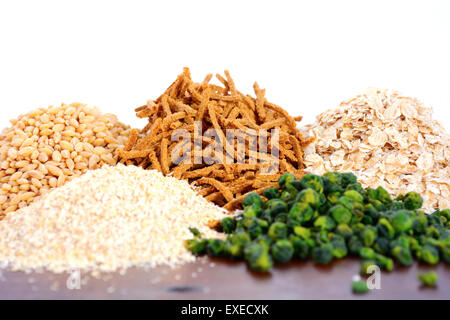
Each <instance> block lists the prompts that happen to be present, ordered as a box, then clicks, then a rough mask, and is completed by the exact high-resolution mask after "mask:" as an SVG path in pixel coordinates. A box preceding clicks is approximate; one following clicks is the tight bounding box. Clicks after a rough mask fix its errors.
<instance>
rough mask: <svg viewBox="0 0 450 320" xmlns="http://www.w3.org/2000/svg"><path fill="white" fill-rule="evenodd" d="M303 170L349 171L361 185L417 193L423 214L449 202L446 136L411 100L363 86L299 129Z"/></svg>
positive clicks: (427, 111)
mask: <svg viewBox="0 0 450 320" xmlns="http://www.w3.org/2000/svg"><path fill="white" fill-rule="evenodd" d="M301 131H302V132H303V133H304V134H305V135H307V136H310V137H312V138H314V139H315V141H314V142H313V143H312V144H310V145H309V146H308V147H307V148H306V149H305V151H304V152H305V155H304V163H305V165H306V169H305V171H306V172H313V173H318V174H323V173H324V172H326V171H341V172H343V171H352V172H354V173H355V174H357V175H358V177H359V179H360V182H361V183H362V184H363V186H364V187H376V186H379V185H381V186H383V187H384V188H386V189H387V190H388V191H389V192H390V193H391V194H392V195H394V196H395V195H398V194H401V193H406V192H409V191H417V192H419V193H421V194H422V196H423V197H424V205H423V207H424V208H425V209H426V210H428V211H429V212H431V211H434V210H435V209H438V208H439V207H440V208H447V207H449V206H450V167H449V161H450V138H449V135H448V134H447V133H446V132H445V129H444V128H443V127H442V126H441V125H440V124H439V123H438V122H437V121H434V120H433V119H432V109H431V108H426V107H425V106H424V105H423V104H422V103H421V102H420V101H418V100H417V99H415V98H411V97H405V96H402V95H401V94H400V93H398V92H392V91H389V90H377V89H372V88H370V89H368V90H367V92H366V93H365V94H363V95H358V96H356V97H354V98H353V99H350V100H347V101H344V102H342V103H341V104H340V106H339V108H337V109H335V110H328V111H326V112H324V113H322V114H320V115H319V116H318V117H317V122H316V123H315V124H313V125H309V126H305V127H304V128H303V129H302V130H301Z"/></svg>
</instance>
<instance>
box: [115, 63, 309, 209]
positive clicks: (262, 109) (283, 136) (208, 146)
mask: <svg viewBox="0 0 450 320" xmlns="http://www.w3.org/2000/svg"><path fill="white" fill-rule="evenodd" d="M216 77H217V79H218V80H219V81H220V82H221V86H219V85H214V84H211V83H210V80H211V78H212V75H211V74H209V75H207V76H206V78H205V80H204V81H203V82H201V83H195V82H193V81H192V79H191V75H190V71H189V69H188V68H185V69H184V72H183V73H182V74H180V75H179V76H178V77H177V79H176V80H175V81H174V82H173V83H172V84H171V85H170V87H169V88H168V89H167V90H166V91H165V92H164V93H163V94H162V95H161V96H160V97H159V98H157V99H156V100H154V101H149V102H148V103H147V104H146V105H144V106H141V107H139V108H137V109H136V112H137V116H138V117H139V118H148V121H149V122H148V125H147V126H146V127H145V128H143V129H142V130H140V131H138V130H132V131H131V133H130V137H129V140H128V143H127V144H126V146H125V148H124V149H123V150H120V152H119V155H120V160H121V162H122V163H125V164H128V165H137V166H140V167H142V168H144V169H150V168H151V169H156V170H159V171H161V172H163V173H164V174H165V175H167V174H173V176H174V177H176V178H179V179H184V180H188V181H189V182H190V183H193V184H195V185H196V186H199V187H200V189H199V193H200V194H201V195H203V196H205V197H206V199H208V200H210V201H212V202H214V203H215V204H217V205H220V206H223V207H224V208H226V209H230V210H232V209H235V208H236V207H238V206H240V203H241V201H242V199H243V198H244V197H245V195H246V194H248V193H249V192H252V191H255V192H257V193H262V192H263V191H264V190H265V189H267V188H270V187H272V186H275V185H276V184H277V182H276V181H277V179H278V178H279V177H280V175H281V174H283V173H285V172H289V173H292V174H294V175H296V176H297V177H301V176H302V175H303V168H304V166H303V148H304V147H305V146H306V145H307V141H305V140H304V139H303V137H302V135H301V134H300V132H299V131H298V130H297V128H296V121H300V120H301V117H295V118H293V117H291V116H290V115H289V114H288V113H287V112H286V111H285V110H284V109H282V108H281V107H279V106H277V105H275V104H273V103H270V102H268V101H267V99H266V98H265V89H260V88H259V86H258V84H257V83H255V84H254V91H255V95H256V97H252V96H250V95H245V94H243V93H241V92H240V91H238V90H237V89H236V86H235V83H234V81H233V79H232V78H231V76H230V74H229V73H228V71H225V77H226V78H223V77H222V76H220V75H216ZM195 122H197V123H198V122H201V124H202V132H203V133H204V132H205V131H207V130H208V129H211V128H212V129H215V130H216V132H217V137H215V138H210V137H206V136H203V137H202V138H201V139H202V140H201V141H200V143H199V145H196V146H195V147H192V145H193V144H190V145H187V146H186V145H185V144H184V145H182V144H183V143H184V142H183V141H171V135H172V133H173V132H174V130H177V129H179V130H181V129H184V130H186V131H187V132H189V135H190V136H191V137H192V138H193V139H194V137H195V134H196V133H195V132H194V131H196V130H197V129H196V126H195ZM273 128H279V129H280V133H279V159H280V162H279V170H277V171H276V173H274V172H273V173H272V174H261V169H262V168H264V167H266V168H267V167H270V166H271V164H270V163H273V161H272V160H273V159H271V158H270V156H271V154H270V153H271V150H272V149H270V145H271V141H272V139H275V138H274V137H273V136H272V134H271V131H270V130H271V129H273ZM228 129H240V130H242V132H251V131H252V130H253V132H260V131H259V130H267V132H268V133H267V135H268V136H267V146H262V144H261V143H260V140H257V144H258V147H257V150H258V152H257V154H256V155H255V154H253V155H251V152H250V151H249V143H246V144H245V151H244V154H243V155H242V157H243V159H244V161H241V163H237V161H235V159H238V158H239V155H238V153H239V151H238V147H237V144H234V147H231V149H232V150H233V151H234V154H232V153H233V151H228V150H230V149H227V147H226V145H228V144H227V141H226V134H225V131H226V130H228ZM200 134H201V133H200ZM249 140H250V139H249ZM274 145H275V140H274ZM217 146H218V147H220V146H222V147H223V148H222V149H223V150H227V151H225V152H224V153H223V154H222V155H220V154H215V153H214V152H212V150H214V149H215V148H216V147H217ZM185 147H187V149H184V150H188V152H189V154H190V155H189V157H190V158H191V161H189V162H190V163H188V164H187V163H180V164H176V163H174V161H172V159H171V156H170V155H171V154H172V151H173V150H174V149H175V148H179V150H183V148H185ZM194 148H198V151H199V152H200V154H203V156H205V154H208V155H211V160H213V164H207V163H205V162H204V161H201V162H200V163H196V162H195V161H194V156H195V152H196V151H195V150H193V149H194ZM268 149H270V151H269V150H268ZM175 150H176V149H175ZM266 150H267V152H266ZM226 157H229V158H230V159H231V160H232V161H234V162H231V163H230V162H228V164H224V162H225V161H224V160H223V159H225V158H226ZM250 158H252V159H258V160H261V159H263V160H266V161H265V162H264V161H259V162H257V163H255V162H252V161H251V160H250ZM269 170H270V169H269Z"/></svg>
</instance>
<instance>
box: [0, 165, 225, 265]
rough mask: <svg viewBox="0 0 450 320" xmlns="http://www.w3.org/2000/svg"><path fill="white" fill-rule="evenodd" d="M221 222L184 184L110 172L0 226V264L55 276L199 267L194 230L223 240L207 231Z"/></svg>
mask: <svg viewBox="0 0 450 320" xmlns="http://www.w3.org/2000/svg"><path fill="white" fill-rule="evenodd" d="M224 216H225V210H224V209H222V208H220V207H217V206H215V205H214V204H212V203H210V202H208V201H207V200H206V199H204V198H203V197H201V196H198V195H197V194H196V192H195V191H194V190H193V189H192V188H191V187H190V186H189V184H188V183H187V182H185V181H180V180H177V179H175V178H173V177H164V176H163V175H162V174H161V173H159V172H158V171H155V170H144V169H142V168H139V167H135V166H124V165H118V166H115V167H111V166H107V165H106V166H103V168H101V169H97V170H92V171H88V172H87V173H86V174H84V175H82V176H80V177H78V178H76V179H74V180H72V181H70V182H68V183H67V184H65V185H64V186H62V187H59V188H56V189H54V190H52V191H51V192H49V193H47V194H46V195H44V196H42V197H40V198H39V199H38V200H37V201H35V202H33V203H32V204H31V205H30V206H28V207H25V208H23V209H21V210H18V211H16V212H12V213H10V214H8V215H7V216H6V217H5V218H4V219H3V220H2V221H0V263H1V264H2V265H4V266H5V265H6V266H7V267H8V268H10V269H12V270H25V271H27V270H33V269H36V268H46V269H48V270H50V271H53V272H63V271H67V270H70V269H72V268H80V269H82V270H87V271H95V272H98V271H102V272H110V271H111V272H112V271H115V270H118V269H126V268H128V267H131V266H145V267H154V266H157V265H169V266H171V267H174V266H176V265H179V264H182V263H185V262H191V261H194V260H195V257H194V256H193V255H192V254H191V253H189V252H188V251H187V249H186V248H185V246H184V240H186V239H190V238H192V234H191V233H190V231H189V227H196V228H198V229H199V230H200V232H201V233H202V234H203V235H204V236H206V237H216V238H217V237H219V238H220V237H221V236H220V234H218V233H217V232H215V231H213V230H211V229H210V228H209V227H208V225H210V224H212V222H214V221H217V220H219V219H222V218H223V217H224Z"/></svg>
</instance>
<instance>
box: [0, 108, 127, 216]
mask: <svg viewBox="0 0 450 320" xmlns="http://www.w3.org/2000/svg"><path fill="white" fill-rule="evenodd" d="M11 124H12V126H11V127H8V128H5V129H4V130H3V132H2V133H1V134H0V188H1V189H0V219H1V218H2V217H3V216H4V215H5V214H7V213H9V212H13V211H15V210H17V209H20V208H23V207H25V206H27V205H29V204H30V203H31V202H32V201H33V200H34V199H35V198H36V197H38V196H40V195H42V194H44V193H46V192H48V191H49V190H51V189H53V188H55V187H59V186H62V185H64V183H66V182H67V181H70V180H72V178H74V177H76V176H79V175H81V174H83V173H85V172H86V171H87V170H88V169H96V168H98V167H101V166H102V165H103V164H109V165H115V164H116V163H117V148H119V147H122V146H123V145H124V143H125V142H126V140H127V138H128V134H129V128H128V127H127V126H125V125H123V124H122V123H120V122H119V121H118V120H117V118H116V116H115V115H112V114H103V113H101V112H100V110H99V109H97V108H90V107H87V106H86V105H84V104H80V103H73V104H70V105H67V104H62V105H61V106H50V107H48V108H39V109H36V110H34V111H31V112H29V113H27V114H25V115H22V116H20V117H18V118H17V119H15V120H11Z"/></svg>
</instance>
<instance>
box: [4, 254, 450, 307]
mask: <svg viewBox="0 0 450 320" xmlns="http://www.w3.org/2000/svg"><path fill="white" fill-rule="evenodd" d="M211 263H213V265H214V267H211ZM430 269H434V270H436V272H437V273H438V275H439V283H438V287H437V288H422V287H421V286H420V283H419V281H418V280H417V275H418V273H419V272H424V271H428V270H430ZM358 271H359V262H358V261H357V260H352V259H346V260H342V261H337V262H335V263H333V264H332V265H330V266H326V267H318V266H315V265H313V264H312V263H310V262H307V263H301V262H295V263H289V264H287V265H283V266H281V267H276V268H275V269H274V271H273V272H272V274H270V275H261V274H255V273H252V272H251V271H249V270H248V269H247V267H246V266H245V264H244V263H241V262H228V261H222V260H210V259H203V260H200V261H197V262H196V263H193V264H187V265H184V266H182V267H181V268H179V269H176V270H170V269H168V268H165V267H164V268H163V267H159V268H156V269H152V270H148V271H144V270H137V269H130V270H128V271H127V273H126V274H124V275H121V274H119V273H115V274H110V275H106V276H105V277H103V278H102V279H96V278H94V277H92V276H88V278H87V283H84V284H82V287H81V289H80V290H69V289H67V286H66V280H67V278H68V274H61V275H55V274H51V273H42V274H37V273H31V274H25V273H21V272H6V271H3V272H2V274H1V276H0V298H1V299H296V300H299V299H450V266H448V265H444V264H442V263H441V264H439V265H438V266H437V267H435V268H429V267H426V266H422V265H417V264H414V265H413V266H412V267H411V268H399V267H397V268H396V270H395V271H394V272H391V273H385V272H383V273H382V275H381V289H380V290H372V291H371V292H369V293H368V294H365V295H354V294H352V293H351V290H350V286H351V281H352V278H353V276H354V275H356V274H358ZM85 277H86V275H82V278H84V279H85Z"/></svg>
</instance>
